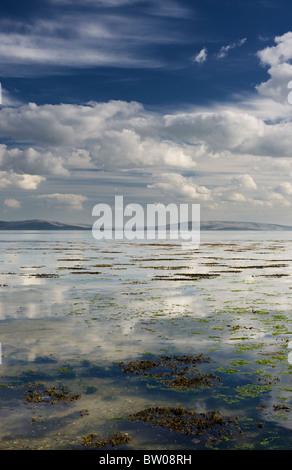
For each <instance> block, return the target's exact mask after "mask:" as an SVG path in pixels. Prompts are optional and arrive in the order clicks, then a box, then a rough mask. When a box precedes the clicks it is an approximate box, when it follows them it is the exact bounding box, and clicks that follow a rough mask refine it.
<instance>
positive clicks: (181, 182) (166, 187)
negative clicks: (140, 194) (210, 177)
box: [148, 173, 211, 203]
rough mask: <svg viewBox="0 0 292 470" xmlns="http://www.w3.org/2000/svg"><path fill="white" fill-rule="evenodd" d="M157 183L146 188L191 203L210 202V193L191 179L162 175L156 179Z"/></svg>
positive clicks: (171, 174)
mask: <svg viewBox="0 0 292 470" xmlns="http://www.w3.org/2000/svg"><path fill="white" fill-rule="evenodd" d="M157 179H159V181H157V182H156V183H153V184H150V185H148V188H151V189H158V190H160V191H161V192H162V193H163V194H167V195H168V196H171V198H177V199H181V198H182V199H184V198H186V199H187V200H191V201H197V202H198V203H199V201H208V200H210V198H211V196H210V191H209V190H208V189H207V188H206V187H205V186H200V185H198V184H196V183H194V182H193V181H192V178H186V177H184V176H183V175H181V174H178V173H163V174H161V175H159V177H157Z"/></svg>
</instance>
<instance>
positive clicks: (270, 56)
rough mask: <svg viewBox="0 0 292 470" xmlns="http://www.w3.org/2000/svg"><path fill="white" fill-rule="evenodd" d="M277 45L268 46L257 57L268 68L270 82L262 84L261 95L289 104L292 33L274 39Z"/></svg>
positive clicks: (260, 86) (291, 70)
mask: <svg viewBox="0 0 292 470" xmlns="http://www.w3.org/2000/svg"><path fill="white" fill-rule="evenodd" d="M274 42H275V44H276V45H274V46H267V47H265V48H264V49H262V50H260V51H258V53H257V55H258V57H259V59H260V61H261V64H262V65H263V67H267V71H268V74H269V75H270V78H269V80H267V81H265V82H262V83H260V84H259V85H258V86H257V90H258V92H259V93H260V95H262V96H265V97H268V98H272V99H273V100H275V101H279V102H281V103H287V96H288V83H289V81H290V80H291V76H292V64H291V60H292V32H291V31H288V32H287V33H285V34H283V35H282V36H276V37H275V39H274Z"/></svg>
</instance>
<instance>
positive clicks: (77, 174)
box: [0, 0, 292, 224]
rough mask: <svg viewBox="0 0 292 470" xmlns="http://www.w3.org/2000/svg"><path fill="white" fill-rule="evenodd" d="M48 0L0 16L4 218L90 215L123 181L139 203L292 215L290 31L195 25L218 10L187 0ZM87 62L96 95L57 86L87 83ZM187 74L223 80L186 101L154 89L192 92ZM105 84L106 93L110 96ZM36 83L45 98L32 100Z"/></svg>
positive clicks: (239, 216) (276, 219)
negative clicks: (207, 29)
mask: <svg viewBox="0 0 292 470" xmlns="http://www.w3.org/2000/svg"><path fill="white" fill-rule="evenodd" d="M33 3H34V2H32V4H33ZM199 3H200V2H198V4H199ZM207 3H208V2H207ZM256 3H258V5H257V6H258V8H259V9H261V8H262V9H265V8H267V7H266V6H263V5H265V4H264V3H262V2H256ZM40 4H41V5H40V6H39V8H36V9H32V11H31V12H30V22H29V23H27V22H26V21H25V18H22V17H21V15H19V16H18V17H15V16H13V12H12V11H10V10H9V8H8V7H7V11H5V12H4V13H5V14H3V15H2V17H1V20H0V24H1V26H2V27H1V34H0V38H1V41H0V62H1V64H2V78H1V81H2V87H3V103H2V107H1V108H0V139H1V143H0V194H1V200H2V216H1V218H2V219H10V220H12V219H16V218H17V219H25V218H26V219H27V218H49V219H51V220H53V219H54V220H59V221H62V222H85V223H88V222H89V223H90V222H91V221H92V218H91V210H92V207H93V206H94V205H95V204H96V203H99V202H105V203H113V200H112V198H113V195H114V194H122V195H124V197H125V199H126V200H128V202H137V203H140V204H146V203H148V202H149V203H152V202H156V201H159V202H162V203H164V204H168V203H171V202H176V203H179V202H188V203H199V204H200V205H201V217H202V219H205V220H207V219H209V220H210V219H216V220H220V219H221V220H253V221H262V222H270V223H286V224H291V220H290V216H289V209H290V208H291V207H292V183H291V176H292V159H291V157H292V152H291V147H292V146H291V143H292V119H291V117H292V116H291V113H292V107H291V104H290V103H289V102H288V99H287V98H288V93H289V89H288V83H289V82H290V81H291V80H292V32H291V31H289V30H286V31H284V32H283V33H282V34H280V35H273V37H270V38H269V40H267V39H266V38H265V39H264V38H263V36H260V31H257V42H256V45H258V46H260V47H255V45H254V44H253V43H252V41H251V40H250V38H249V35H248V34H243V35H239V34H238V37H237V38H235V37H234V35H235V33H234V31H233V30H232V29H231V28H230V30H228V29H227V32H225V34H224V37H223V35H222V31H220V32H215V33H216V34H215V33H213V34H211V33H210V34H209V35H208V34H207V35H204V36H203V35H202V32H201V31H198V32H197V33H196V35H195V37H194V36H193V35H191V34H190V29H191V25H194V24H196V25H197V24H201V25H202V29H203V26H204V24H205V23H204V22H206V21H208V22H211V20H212V18H213V17H212V13H211V18H210V16H207V13H206V11H201V12H200V10H199V9H198V8H192V7H191V6H190V2H187V1H185V2H183V1H181V2H178V1H169V2H162V1H159V2H154V1H151V0H148V1H146V2H142V1H139V0H135V1H134V0H123V1H119V2H118V1H116V0H111V1H107V2H105V1H102V0H99V1H97V2H93V1H91V0H86V2H72V1H70V0H47V1H44V2H40ZM5 5H6V2H4V6H5ZM222 8H223V7H222ZM270 8H271V9H272V7H270ZM273 8H276V7H275V6H274V7H273ZM0 9H1V7H0ZM265 11H266V10H265ZM20 13H21V12H20ZM203 13H204V14H205V16H204V14H203ZM27 14H29V12H27ZM270 14H271V15H273V14H275V13H274V10H273V9H272V11H271V13H270ZM174 25H176V28H174ZM244 29H247V27H246V28H245V25H244V24H243V30H244ZM255 31H256V29H255ZM255 31H253V34H254V33H255ZM241 32H243V33H244V31H239V33H241ZM247 33H248V31H247ZM228 34H229V37H227V38H226V37H225V36H228ZM265 34H266V32H265ZM250 35H251V36H252V33H251V32H250ZM228 39H230V40H228ZM250 43H252V44H251V45H249V44H250ZM194 46H196V50H194ZM183 50H185V51H186V52H185V53H184V54H182V51H183ZM171 51H172V53H170V52H171ZM250 62H251V65H250V70H249V75H248V80H249V86H248V87H246V88H245V89H242V87H241V82H240V83H239V84H238V86H237V88H236V89H235V88H234V87H233V88H232V87H231V89H230V93H229V95H224V92H223V90H224V83H225V82H224V76H225V75H224V73H226V81H227V82H228V80H230V79H232V77H233V78H234V77H237V76H238V75H237V74H238V69H239V70H240V67H242V71H244V70H246V69H248V68H249V66H248V64H249V63H250ZM254 64H257V69H256V72H255V71H254ZM117 70H120V72H117ZM137 70H138V72H137ZM253 72H254V73H253ZM124 73H125V75H123V74H124ZM216 73H217V76H216ZM83 74H86V80H89V78H88V77H89V75H90V74H91V75H90V76H91V77H96V76H98V77H99V78H98V80H100V81H99V82H98V83H99V85H98V92H97V93H96V95H95V96H93V97H92V99H91V100H85V101H84V100H83V96H81V95H80V96H76V100H74V98H72V96H71V98H69V95H64V99H62V96H61V99H60V97H59V98H57V95H56V94H55V90H57V89H58V87H59V88H61V89H62V86H63V84H64V80H65V81H66V80H67V83H71V86H73V82H74V87H76V86H78V83H79V86H80V87H81V88H84V86H85V87H86V83H85V79H84V75H83ZM234 74H235V75H234ZM101 76H102V77H103V80H104V81H103V80H101V79H100V77H101ZM190 76H192V77H193V80H198V82H196V83H201V82H200V80H202V81H203V82H205V88H206V89H208V86H209V87H210V90H211V89H212V90H213V91H214V88H212V87H214V80H215V82H216V81H217V83H215V91H216V93H215V94H214V95H212V96H211V98H209V99H205V100H200V97H199V96H198V95H196V94H193V95H192V90H193V88H192V87H191V86H190V88H188V93H189V97H190V98H189V100H188V102H186V100H185V95H179V91H177V96H176V97H175V99H174V100H172V96H171V94H170V95H169V100H168V101H167V100H164V101H163V102H159V97H158V93H157V89H156V90H155V88H154V89H153V91H152V90H151V87H152V86H154V87H155V84H156V85H157V87H158V86H161V82H160V80H161V77H163V80H164V86H165V87H167V86H169V85H168V84H170V83H172V81H173V80H174V82H175V81H176V82H177V83H178V84H179V87H180V93H183V90H182V87H181V83H186V86H187V84H188V83H189V81H188V80H189V77H190ZM211 76H212V81H211V79H210V82H209V81H208V80H209V78H208V77H211ZM73 77H74V80H73ZM145 77H147V79H146V78H145ZM167 77H168V79H169V81H167ZM217 77H218V78H217ZM259 77H260V80H258V78H259ZM44 80H45V81H44ZM49 80H51V82H52V90H51V96H50V93H49V94H48V92H46V93H47V94H46V93H44V92H43V90H44V84H46V86H47V84H48V83H49ZM70 80H71V81H70ZM145 80H146V81H147V83H148V85H147V86H148V89H147V90H146V91H147V93H146V91H145V88H143V87H144V86H145V83H146V81H145ZM180 80H181V81H180ZM131 81H132V82H133V83H135V85H132V88H129V83H130V82H131ZM23 83H25V84H26V87H27V88H26V95H27V96H25V93H24V94H22V93H21V86H23ZM102 83H104V89H106V90H107V98H108V99H100V100H99V99H98V97H99V92H100V90H102V88H101V87H102ZM139 83H140V84H143V87H142V86H141V87H140V89H139V87H138V88H137V86H138V85H137V84H139ZM30 84H31V85H30ZM125 84H126V85H125ZM36 85H37V86H39V89H40V90H41V92H42V93H43V94H42V99H41V100H40V102H38V100H37V99H33V100H31V99H29V98H31V97H34V93H33V90H34V88H35V86H36ZM126 86H127V87H128V88H127V90H128V91H127V93H128V96H125V95H126V93H125V87H126ZM30 87H31V88H30ZM216 87H217V88H218V89H216ZM226 87H227V88H228V85H226ZM142 88H143V92H142V91H141V90H142ZM131 89H132V91H133V92H132V96H131ZM129 90H130V91H129ZM139 90H140V91H139ZM173 90H176V88H175V87H174V88H173ZM221 90H222V93H221ZM218 91H219V92H218ZM184 92H185V91H184ZM150 93H152V95H153V98H152V99H153V101H152V102H151V103H150V104H149V103H148V102H147V98H146V97H147V96H149V95H150ZM125 98H128V99H125Z"/></svg>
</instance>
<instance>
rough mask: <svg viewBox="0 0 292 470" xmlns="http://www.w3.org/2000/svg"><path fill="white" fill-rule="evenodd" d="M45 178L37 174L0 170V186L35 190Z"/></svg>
mask: <svg viewBox="0 0 292 470" xmlns="http://www.w3.org/2000/svg"><path fill="white" fill-rule="evenodd" d="M43 181H45V178H44V177H42V176H39V175H29V174H17V173H14V172H13V171H0V188H11V187H12V188H19V189H24V190H35V189H37V188H38V186H39V185H40V183H42V182H43Z"/></svg>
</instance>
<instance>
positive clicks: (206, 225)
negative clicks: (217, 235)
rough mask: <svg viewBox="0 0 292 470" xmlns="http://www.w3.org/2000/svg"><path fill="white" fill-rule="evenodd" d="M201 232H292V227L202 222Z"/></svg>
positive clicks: (255, 223)
mask: <svg viewBox="0 0 292 470" xmlns="http://www.w3.org/2000/svg"><path fill="white" fill-rule="evenodd" d="M200 228H201V230H260V231H263V230H264V231H270V230H271V231H274V230H292V226H289V225H279V224H265V223H257V222H228V221H209V222H208V221H201V223H200Z"/></svg>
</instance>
